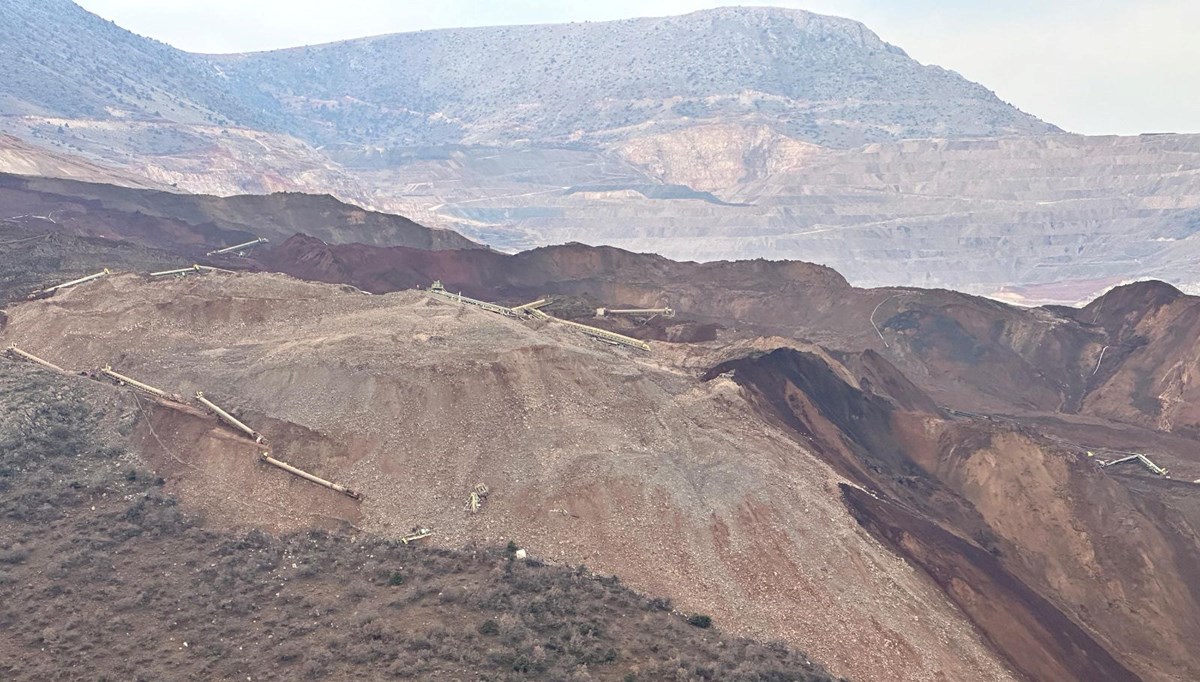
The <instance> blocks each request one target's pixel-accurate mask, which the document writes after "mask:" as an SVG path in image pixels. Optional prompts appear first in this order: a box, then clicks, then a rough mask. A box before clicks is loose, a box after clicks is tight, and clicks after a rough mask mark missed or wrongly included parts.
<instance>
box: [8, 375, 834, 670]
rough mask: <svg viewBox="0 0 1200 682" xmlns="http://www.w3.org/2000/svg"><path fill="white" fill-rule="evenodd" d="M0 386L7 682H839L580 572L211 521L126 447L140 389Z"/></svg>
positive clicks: (502, 557)
mask: <svg viewBox="0 0 1200 682" xmlns="http://www.w3.org/2000/svg"><path fill="white" fill-rule="evenodd" d="M0 399H3V401H4V405H5V408H6V409H5V411H4V412H3V413H2V414H0V452H3V455H2V457H3V459H2V460H0V529H2V530H3V533H2V534H0V537H3V540H2V541H0V628H2V629H3V630H4V632H5V637H4V638H2V639H0V676H3V678H4V679H6V680H71V679H84V678H86V679H129V680H151V679H167V678H169V679H244V678H250V679H256V680H266V679H293V680H294V679H364V678H369V679H429V680H434V679H445V680H455V679H465V678H468V677H469V678H470V679H479V680H507V679H513V680H517V679H529V678H531V677H533V678H537V679H561V680H567V679H572V680H574V679H595V680H664V679H722V680H746V681H752V680H762V681H768V680H796V681H798V682H801V681H802V682H820V681H832V680H833V679H834V678H832V677H830V676H828V675H827V674H826V673H824V671H823V670H821V669H820V668H819V667H818V666H816V665H814V664H813V663H811V662H810V661H809V660H808V659H807V658H806V657H805V656H804V655H803V654H800V653H797V652H795V651H792V650H790V649H788V648H787V647H786V646H785V645H783V644H779V643H774V644H768V645H762V644H757V643H754V642H750V641H746V640H735V639H732V638H730V637H727V636H724V635H721V634H719V633H717V632H716V631H714V630H711V629H704V628H701V627H698V626H697V625H693V624H691V623H689V622H688V621H687V620H685V617H684V616H683V615H681V614H677V613H671V605H670V602H669V600H666V599H662V598H657V599H646V598H644V597H641V596H639V595H637V594H635V593H633V592H631V591H630V590H629V589H627V588H625V587H623V586H621V585H620V583H619V580H618V579H617V578H615V577H596V576H594V575H593V574H591V573H590V572H589V571H588V570H587V569H586V568H585V567H583V566H580V567H577V568H576V569H570V568H566V567H552V566H546V565H544V564H541V563H540V562H534V561H523V560H519V559H515V558H514V551H513V550H512V549H505V548H493V547H483V546H474V547H468V548H466V549H456V550H450V549H434V548H428V547H416V546H411V545H410V546H405V545H402V544H401V543H398V542H395V541H390V540H387V539H383V538H379V537H369V536H345V535H340V534H329V533H326V532H324V531H321V530H317V529H310V530H307V531H303V532H297V533H293V534H289V535H283V536H274V537H273V536H270V535H267V534H265V533H263V532H261V531H259V530H242V531H229V530H223V529H221V528H219V527H214V525H213V524H211V523H208V522H206V520H205V518H204V517H203V515H202V514H200V513H199V510H197V509H196V508H195V507H191V506H189V505H186V504H184V505H180V504H178V503H177V501H176V499H175V498H174V497H172V496H171V495H170V494H169V493H168V492H167V491H166V490H165V489H164V481H163V479H162V478H159V477H156V476H155V475H154V474H153V473H152V472H150V471H149V470H147V469H145V468H144V464H143V463H142V462H141V461H140V460H139V459H138V458H137V457H136V455H134V454H132V450H135V449H136V445H135V444H134V443H132V442H131V441H130V439H129V438H128V436H127V435H126V436H123V435H122V432H127V431H128V429H129V427H130V426H131V424H132V423H133V422H134V421H136V416H135V415H136V406H135V405H134V401H133V400H132V398H131V397H130V396H128V395H123V394H121V393H120V392H115V391H112V390H110V389H107V388H105V387H101V386H97V385H92V386H89V385H86V384H81V383H80V382H78V381H74V380H71V379H70V378H67V377H62V376H58V375H54V374H49V373H46V372H43V371H41V370H39V369H35V368H32V367H23V366H12V365H7V364H6V365H3V366H0ZM692 621H693V622H695V623H697V624H703V622H702V620H701V618H700V617H699V616H696V615H693V616H692Z"/></svg>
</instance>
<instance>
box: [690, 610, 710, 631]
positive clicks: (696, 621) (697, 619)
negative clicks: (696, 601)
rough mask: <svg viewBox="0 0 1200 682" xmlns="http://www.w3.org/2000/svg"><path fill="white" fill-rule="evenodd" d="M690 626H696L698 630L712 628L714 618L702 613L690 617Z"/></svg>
mask: <svg viewBox="0 0 1200 682" xmlns="http://www.w3.org/2000/svg"><path fill="white" fill-rule="evenodd" d="M687 622H688V625H694V626H696V627H698V628H709V627H712V618H710V617H709V616H706V615H704V614H701V613H697V614H693V615H691V616H688V621H687Z"/></svg>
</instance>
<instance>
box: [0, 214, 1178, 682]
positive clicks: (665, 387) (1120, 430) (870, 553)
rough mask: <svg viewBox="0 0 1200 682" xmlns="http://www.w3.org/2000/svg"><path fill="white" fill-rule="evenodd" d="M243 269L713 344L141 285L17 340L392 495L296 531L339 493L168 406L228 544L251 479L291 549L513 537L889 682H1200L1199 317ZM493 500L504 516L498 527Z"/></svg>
mask: <svg viewBox="0 0 1200 682" xmlns="http://www.w3.org/2000/svg"><path fill="white" fill-rule="evenodd" d="M244 263H245V264H246V265H249V266H251V267H261V268H266V269H275V270H282V271H286V272H289V273H292V274H295V275H297V276H301V277H305V278H310V279H319V280H324V281H328V282H331V283H341V282H345V283H351V284H354V285H355V286H358V287H362V288H364V289H367V290H370V291H374V292H376V293H384V292H388V291H399V290H403V289H411V288H412V287H413V286H425V285H427V284H428V282H429V281H431V280H433V279H442V280H443V281H445V282H446V284H447V286H448V287H449V288H451V289H452V290H455V291H458V290H462V291H464V293H466V294H467V295H473V296H479V297H482V298H489V299H496V300H500V301H502V302H505V303H511V304H515V303H522V302H526V301H529V300H532V299H534V298H538V297H540V296H542V295H549V296H550V297H551V298H552V299H554V303H553V304H552V305H553V307H554V310H553V312H554V313H555V314H556V315H559V316H563V317H575V318H577V319H581V318H584V317H589V316H590V314H591V310H592V309H593V308H594V307H596V306H600V305H605V306H624V305H630V306H660V305H664V304H670V305H672V306H673V307H675V308H676V309H677V310H678V311H679V316H678V317H676V318H674V319H670V320H663V319H655V320H644V319H643V320H639V319H636V318H635V319H626V320H613V321H604V322H599V323H600V324H605V325H609V326H612V327H613V328H615V329H618V330H621V331H624V332H626V333H631V334H634V335H640V336H644V337H646V338H675V339H678V340H683V341H688V342H685V343H656V344H655V350H654V353H653V354H652V355H650V356H641V355H633V354H632V353H633V352H632V351H622V350H618V349H612V348H608V347H606V346H597V345H592V344H594V342H592V341H588V340H587V339H586V337H581V336H578V335H575V334H573V333H570V332H567V331H566V330H564V329H561V328H559V327H557V326H544V323H528V322H517V321H512V320H506V319H504V318H500V317H497V316H493V315H490V314H488V313H484V312H481V311H477V310H474V309H457V308H453V307H451V308H449V309H447V306H448V305H450V304H446V303H439V302H436V301H434V300H433V299H427V298H426V297H425V296H424V295H422V294H418V293H416V292H412V291H408V292H405V293H396V294H391V295H388V296H373V297H370V296H363V295H362V294H361V293H356V292H355V291H354V290H352V289H345V288H336V287H332V288H331V287H321V286H317V285H311V284H302V283H299V282H295V281H294V280H289V279H287V278H280V277H277V276H265V275H256V276H247V275H243V276H237V277H225V276H218V277H210V278H204V279H196V280H191V281H172V282H164V283H157V284H151V283H149V282H147V281H144V280H140V279H138V278H132V277H122V278H117V279H113V280H109V281H107V282H103V283H99V284H95V285H89V286H87V287H85V288H81V289H79V290H78V291H73V292H67V293H64V294H63V295H61V296H58V297H55V298H52V299H49V300H47V301H42V302H37V303H32V304H23V305H20V306H15V307H13V308H11V309H10V310H9V311H8V312H9V316H10V318H11V319H10V323H9V328H8V330H7V331H6V332H5V336H4V338H3V339H0V341H3V342H5V343H7V342H10V341H13V340H16V341H17V342H18V343H19V344H30V345H33V346H35V347H36V348H41V349H44V351H45V352H47V353H49V354H50V356H51V359H54V360H55V361H59V362H60V363H63V364H67V365H68V366H70V367H72V368H84V367H94V366H96V365H99V364H103V362H106V361H111V362H113V364H114V366H117V367H118V368H123V367H124V368H128V371H130V372H131V373H133V374H134V375H135V376H150V377H154V378H155V380H156V381H158V380H161V381H163V382H164V383H167V384H169V386H166V387H167V388H169V389H170V390H172V391H178V392H180V393H184V394H187V393H189V392H190V391H192V390H194V389H197V388H203V389H204V390H205V391H207V392H210V393H211V395H213V396H215V397H216V398H218V399H220V400H221V401H225V402H229V403H230V404H231V405H232V406H233V407H234V408H235V409H236V410H238V412H239V414H242V415H243V416H245V417H246V418H247V419H248V420H250V421H251V422H252V423H254V424H256V425H258V426H259V428H260V430H262V431H264V433H267V434H268V435H269V436H271V437H272V439H273V441H274V442H275V444H276V447H278V448H280V452H283V453H285V454H286V458H287V459H289V460H294V461H295V462H296V463H299V464H302V465H303V466H306V467H310V468H312V469H314V470H315V471H317V472H318V473H321V474H323V475H328V476H331V477H337V478H339V479H344V480H346V481H349V482H350V483H352V484H353V485H355V486H357V487H359V488H361V489H363V490H364V491H366V492H367V501H366V502H364V504H363V506H362V507H361V511H360V510H359V509H353V508H351V507H341V506H338V505H340V504H341V503H343V502H344V501H345V500H344V499H343V498H340V497H338V496H336V495H334V496H332V498H330V499H324V498H319V499H318V498H317V497H312V496H308V495H305V496H304V497H302V498H296V497H295V495H296V494H297V493H301V494H303V491H306V490H308V489H309V488H310V486H308V485H307V484H302V483H301V482H299V481H290V480H289V481H286V483H281V482H280V481H279V480H277V479H269V480H268V479H265V478H263V477H262V476H263V472H262V471H261V470H260V468H259V467H258V466H257V465H255V464H254V463H253V461H252V458H253V456H254V452H255V448H254V447H253V446H251V445H250V444H248V443H245V442H244V441H239V440H238V439H237V438H232V437H230V436H229V434H228V432H226V431H225V430H223V429H221V428H220V427H215V426H214V425H212V424H211V422H210V421H206V420H205V419H204V418H203V417H196V418H193V417H192V416H188V415H183V416H181V413H180V411H178V410H167V411H164V410H161V409H158V408H153V407H151V406H147V413H148V414H147V417H146V419H144V420H143V421H145V422H146V425H144V426H141V427H139V429H138V431H137V433H136V436H137V437H138V438H139V439H141V440H140V441H139V442H140V443H141V447H142V448H143V449H144V451H145V455H146V456H147V457H148V458H149V459H150V461H152V462H153V463H154V466H155V467H157V468H159V469H161V470H162V471H164V472H166V473H168V474H169V475H168V476H167V478H168V479H169V480H170V482H169V484H168V485H169V486H174V488H173V489H174V490H177V491H178V493H179V494H180V495H181V497H182V499H183V500H184V504H193V505H197V506H198V507H200V508H208V509H211V510H212V512H211V513H212V514H214V518H217V519H220V520H222V521H223V522H229V523H235V524H240V523H244V522H245V519H246V517H247V516H250V515H248V514H247V513H246V510H245V509H239V508H236V507H234V506H231V505H230V504H229V500H230V499H233V498H235V497H236V496H237V495H236V490H237V489H235V488H232V487H225V484H224V483H223V481H227V480H230V479H234V480H238V481H240V482H243V483H242V484H241V487H247V486H248V488H249V489H250V490H251V491H253V494H255V495H261V496H263V497H264V499H267V500H270V501H271V502H272V503H273V504H274V505H275V506H276V508H277V509H278V510H281V511H278V512H276V513H273V514H258V515H257V516H256V517H255V519H254V520H255V521H256V522H257V523H262V524H266V525H268V526H271V527H276V528H299V527H304V526H309V525H313V524H318V525H329V526H330V527H337V526H339V525H342V524H344V523H352V524H355V525H361V524H367V525H368V526H370V527H376V528H379V529H382V532H386V533H398V532H403V531H404V530H406V529H407V528H408V527H411V526H412V525H414V524H418V523H431V524H433V525H435V526H436V527H437V528H438V529H439V532H440V533H441V535H440V536H439V537H441V538H444V540H445V541H447V542H450V543H454V542H460V541H462V540H464V539H469V538H481V539H489V540H495V539H501V538H505V537H509V536H512V537H516V538H518V539H519V540H522V541H525V542H527V544H529V545H530V546H533V547H552V548H554V549H553V550H546V552H545V554H546V556H548V557H551V558H554V559H557V560H560V561H566V562H571V563H576V562H584V561H586V562H587V563H588V565H594V566H599V567H607V568H610V569H611V570H613V571H615V572H619V573H621V575H622V577H628V579H629V580H630V581H631V582H633V583H634V584H636V585H638V586H641V587H644V589H650V590H654V591H658V592H663V593H666V594H670V595H673V596H676V597H677V599H679V600H681V603H685V601H686V600H695V602H694V604H695V605H694V606H690V607H689V608H695V609H697V610H705V611H708V612H712V613H714V615H716V616H717V618H718V622H725V623H732V624H734V627H736V628H738V629H739V630H744V631H747V632H764V633H766V632H770V633H779V634H785V635H786V636H788V637H790V638H793V639H794V641H798V642H802V643H803V644H804V645H805V646H806V647H808V648H809V649H811V650H812V651H813V653H814V654H816V655H817V656H818V658H819V659H820V660H823V661H827V662H829V664H830V665H831V667H832V668H833V669H834V670H836V671H838V672H842V673H845V672H850V673H852V674H854V676H856V677H859V678H863V679H892V678H891V677H888V676H887V675H888V674H889V673H891V672H892V671H894V670H896V669H897V668H896V667H895V666H897V665H902V666H905V668H904V669H905V670H911V671H914V672H913V673H912V675H913V679H922V678H926V679H933V678H936V676H937V675H939V674H944V675H946V676H948V677H949V678H950V679H979V678H981V677H982V678H988V677H1003V676H1004V675H1005V673H1003V672H1000V670H1001V669H1002V668H1003V667H1009V668H1011V669H1015V670H1018V671H1020V672H1022V673H1025V674H1026V675H1027V676H1029V677H1030V678H1032V679H1039V680H1040V679H1054V680H1058V679H1079V680H1092V679H1132V678H1134V677H1136V678H1140V679H1145V680H1164V681H1165V680H1191V679H1194V678H1195V677H1196V675H1197V665H1198V664H1197V661H1196V659H1195V656H1194V654H1193V653H1191V651H1190V649H1189V643H1190V642H1194V641H1195V640H1196V638H1197V635H1198V634H1200V625H1198V624H1197V620H1196V613H1200V608H1197V605H1198V604H1200V602H1198V600H1197V595H1196V594H1195V588H1194V585H1196V584H1200V580H1198V578H1200V576H1197V575H1195V566H1197V565H1200V552H1198V549H1197V548H1198V547H1200V541H1198V540H1197V529H1200V506H1198V505H1197V503H1196V499H1197V495H1198V494H1200V486H1195V485H1193V484H1191V483H1188V482H1186V481H1191V480H1193V479H1196V478H1200V459H1198V458H1197V456H1196V452H1197V450H1196V433H1195V431H1194V426H1193V423H1194V421H1195V414H1194V412H1193V411H1191V408H1189V407H1188V405H1189V404H1190V402H1189V401H1190V398H1189V396H1190V395H1191V391H1193V390H1194V386H1193V383H1192V382H1193V377H1194V376H1195V370H1194V368H1193V365H1194V362H1195V360H1194V358H1195V354H1196V338H1197V334H1196V330H1195V325H1194V324H1193V323H1194V322H1195V319H1194V318H1195V315H1194V313H1195V310H1196V299H1194V298H1191V297H1187V296H1183V295H1182V294H1180V293H1179V292H1177V291H1175V290H1173V289H1171V288H1170V287H1165V286H1163V285H1158V284H1154V283H1142V284H1137V285H1133V286H1130V287H1124V288H1119V289H1117V290H1114V291H1113V292H1112V293H1110V294H1109V295H1107V296H1105V297H1103V298H1101V299H1098V300H1097V301H1096V302H1095V303H1093V304H1092V305H1091V306H1089V307H1087V308H1083V309H1069V308H1046V309H1018V308H1013V307H1011V306H1007V305H1003V304H1000V303H996V302H994V301H988V300H985V299H979V298H975V297H971V296H965V295H961V294H957V293H953V292H946V291H922V290H913V289H883V290H862V289H855V288H853V287H850V286H849V285H848V284H847V283H846V282H845V280H844V279H842V278H841V277H840V276H839V275H837V273H835V272H833V271H831V270H829V269H827V268H822V267H819V266H814V265H809V264H804V263H784V262H768V261H748V262H740V263H709V264H695V263H675V262H672V261H669V260H666V259H663V258H660V257H657V256H649V255H638V254H631V253H628V252H624V251H620V250H618V249H608V248H592V247H585V246H582V245H567V246H563V247H554V248H547V249H538V250H535V251H531V252H526V253H523V254H518V255H516V256H506V255H502V254H497V253H490V252H486V251H480V250H475V251H457V252H431V251H420V250H416V249H407V248H403V247H392V248H378V247H370V246H363V245H328V244H325V243H323V242H321V241H319V240H314V239H312V238H307V237H303V236H297V237H295V238H292V239H289V240H287V241H286V242H284V243H282V244H277V245H274V248H271V249H269V250H266V251H264V252H260V253H259V254H256V260H255V261H249V262H244ZM701 332H703V333H701ZM813 342H816V343H819V344H820V345H819V346H818V345H814V343H813ZM702 378H707V379H708V381H702V380H701V379H702ZM150 426H153V427H154V428H153V429H150ZM1106 449H1107V450H1113V451H1137V452H1145V453H1147V454H1149V455H1151V456H1152V457H1153V458H1154V459H1155V461H1157V462H1159V463H1160V464H1164V465H1166V466H1169V468H1171V469H1172V471H1173V472H1174V474H1175V477H1176V478H1175V480H1161V479H1150V478H1146V477H1144V476H1141V475H1139V474H1138V473H1137V471H1138V469H1136V468H1130V469H1125V470H1124V472H1125V473H1122V470H1121V469H1119V468H1116V467H1114V468H1113V469H1108V470H1101V469H1099V468H1097V467H1096V466H1095V464H1094V460H1095V459H1096V458H1089V456H1088V454H1087V451H1088V450H1093V451H1094V452H1095V453H1096V455H1098V458H1099V459H1111V458H1112V457H1113V456H1115V453H1114V452H1108V451H1107V450H1106ZM188 451H194V453H195V459H194V460H193V459H191V458H189V457H187V456H185V453H186V452H188ZM181 460H182V461H181ZM184 462H187V463H193V464H194V465H196V466H199V467H200V470H199V471H197V470H193V469H190V468H188V467H187V466H185V465H184ZM201 472H203V473H201ZM214 481H215V482H216V483H214ZM477 482H486V483H487V484H488V485H489V487H492V488H493V489H494V490H495V489H497V486H498V487H499V489H501V490H504V491H505V492H504V494H502V495H500V496H498V497H494V498H493V502H494V503H495V504H494V506H493V507H491V509H489V510H488V511H485V513H484V514H483V515H482V516H480V517H468V516H466V515H465V514H464V513H462V512H460V511H459V510H461V505H462V503H463V500H464V498H465V495H466V492H467V491H468V490H469V488H470V486H472V485H474V484H475V483H477ZM847 485H851V487H850V488H847V487H846V486H847ZM860 490H869V491H872V493H873V494H874V495H876V496H878V499H877V498H876V497H872V496H871V495H870V494H867V493H863V492H859V491H860ZM298 499H299V501H297V500H298ZM294 505H299V506H294ZM388 523H390V524H391V525H390V526H386V525H384V524H388ZM343 527H344V526H343ZM864 529H865V530H866V531H868V532H869V533H870V535H863V534H862V533H863V532H864ZM879 543H882V545H881V544H879ZM764 557H765V558H766V560H765V561H764ZM896 557H902V558H903V559H904V561H906V562H908V563H907V564H906V566H912V567H914V568H916V569H917V570H916V572H915V573H914V574H912V575H908V574H906V573H905V572H904V571H900V572H896V571H895V570H894V569H895V564H892V563H890V562H892V561H895V560H896ZM902 565H904V564H902ZM908 570H911V569H908ZM926 590H932V591H931V592H927V591H926ZM931 595H932V596H931ZM942 595H945V596H944V597H943V596H942ZM780 600H783V603H784V604H786V605H787V606H786V607H785V609H783V610H781V609H780V608H779V606H778V603H779V601H780ZM885 604H886V606H884V605H885ZM897 605H899V606H897ZM795 613H820V614H822V615H821V618H822V619H825V620H820V621H819V622H818V621H813V622H806V623H802V624H797V623H796V622H795V619H794V614H795ZM884 613H886V614H887V617H886V618H883V619H881V618H880V614H884ZM913 617H916V618H917V619H918V620H915V621H914V620H911V619H912V618H913ZM931 623H932V624H931ZM967 623H970V625H969V626H967V625H966V624H967ZM956 624H957V625H956ZM964 627H965V629H963V628H964ZM755 628H758V629H755ZM946 628H948V629H946ZM976 628H977V630H976ZM852 631H853V634H851V632H852ZM938 632H941V633H943V634H936V633H938ZM868 633H874V634H868ZM943 635H944V636H943ZM993 651H994V652H998V653H999V657H995V656H994V654H993V653H992V652H993ZM864 652H865V653H864ZM993 666H996V667H993Z"/></svg>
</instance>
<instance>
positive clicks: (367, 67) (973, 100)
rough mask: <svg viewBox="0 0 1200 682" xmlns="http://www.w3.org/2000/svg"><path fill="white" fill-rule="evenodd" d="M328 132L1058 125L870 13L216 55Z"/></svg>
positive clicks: (517, 135)
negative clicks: (929, 54)
mask: <svg viewBox="0 0 1200 682" xmlns="http://www.w3.org/2000/svg"><path fill="white" fill-rule="evenodd" d="M216 63H218V64H220V65H221V68H222V69H223V70H224V71H225V72H226V73H228V74H229V75H230V78H231V79H233V81H234V82H238V83H241V87H242V88H244V89H246V90H250V89H252V88H256V87H258V88H261V89H262V91H263V92H265V93H266V94H268V95H270V96H271V97H272V98H274V99H275V100H277V101H279V102H281V103H283V107H284V110H285V111H286V112H287V114H288V115H289V116H290V117H291V118H292V120H293V121H294V123H293V125H295V126H296V128H295V130H296V132H298V133H301V134H303V135H305V136H307V137H310V138H312V139H319V140H321V141H323V142H333V141H351V142H357V143H368V144H379V143H390V144H396V145H415V144H428V143H445V142H471V143H475V144H478V143H495V142H514V141H517V140H532V141H534V142H540V143H567V142H572V143H578V142H584V143H588V142H604V141H612V140H620V139H625V138H628V137H629V136H630V133H631V132H634V131H636V132H637V134H645V133H646V132H650V131H658V130H670V129H674V128H680V127H689V126H692V125H695V123H696V122H697V121H706V120H715V121H727V120H731V119H733V120H739V119H752V120H757V121H768V122H771V123H772V124H774V125H778V126H779V127H780V128H781V129H783V130H784V131H785V132H787V133H789V134H791V135H793V136H795V137H798V138H800V139H803V140H807V141H811V142H817V143H819V144H823V145H830V146H837V147H845V146H852V145H856V144H861V143H863V142H869V141H878V140H893V139H897V138H908V137H963V136H996V135H1013V134H1027V133H1042V132H1048V131H1052V130H1054V127H1053V126H1050V125H1048V124H1046V123H1044V122H1042V121H1039V120H1038V119H1036V118H1034V117H1032V116H1029V115H1027V114H1024V113H1022V112H1020V111H1017V110H1016V109H1014V108H1013V107H1011V106H1010V105H1007V104H1005V103H1004V102H1001V101H1000V100H999V99H997V98H996V96H995V95H994V94H993V93H992V92H990V91H988V90H987V89H986V88H984V87H982V86H980V85H978V84H975V83H971V82H970V81H967V80H965V79H964V78H962V77H961V76H959V75H957V74H955V73H953V72H951V71H947V70H945V69H942V68H939V67H936V66H923V65H921V64H919V63H917V62H916V61H914V60H913V59H911V58H909V57H908V56H907V55H906V54H905V53H904V51H903V50H901V49H900V48H898V47H896V46H894V45H889V44H887V43H885V42H883V41H882V40H880V39H879V37H878V36H877V35H875V34H874V33H872V32H871V31H870V30H869V29H867V28H866V27H865V26H863V25H862V24H860V23H858V22H855V21H850V20H848V19H841V18H837V17H828V16H822V15H818V14H812V13H809V12H803V11H797V10H783V9H774V8H761V7H760V8H722V9H716V10H709V11H702V12H696V13H693V14H688V15H685V16H679V17H667V18H659V19H632V20H627V21H615V22H602V23H580V24H562V25H543V26H510V27H496V28H479V29H463V30H446V31H423V32H420V33H408V34H398V35H391V36H380V37H376V38H367V39H362V40H352V41H347V42H342V43H336V44H331V45H320V46H315V47H305V48H298V49H292V50H282V51H277V52H270V53H264V54H251V55H241V56H236V57H224V58H220V59H217V60H216Z"/></svg>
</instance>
